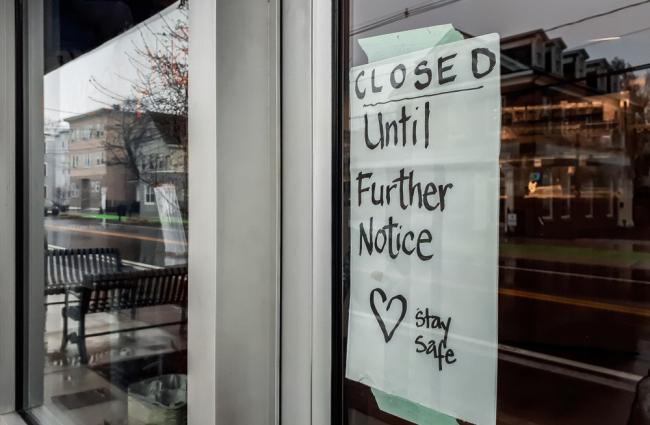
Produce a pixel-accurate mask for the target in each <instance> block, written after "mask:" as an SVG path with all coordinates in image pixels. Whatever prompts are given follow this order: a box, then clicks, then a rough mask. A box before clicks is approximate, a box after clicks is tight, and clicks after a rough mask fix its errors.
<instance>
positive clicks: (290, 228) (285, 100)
mask: <svg viewBox="0 0 650 425" xmlns="http://www.w3.org/2000/svg"><path fill="white" fill-rule="evenodd" d="M336 4H337V1H336V0H283V5H282V52H283V54H282V124H283V125H282V129H283V130H282V222H283V227H282V254H283V255H282V342H281V344H282V369H281V376H282V387H281V411H282V422H281V424H282V425H305V424H310V425H330V424H331V423H333V418H332V408H333V404H332V377H333V375H332V359H333V357H332V323H333V322H332V318H333V316H332V306H333V305H332V302H333V297H332V289H333V285H332V270H333V264H334V263H333V259H335V258H336V257H333V255H332V252H333V249H332V248H333V245H332V242H333V238H332V228H333V227H332V223H333V215H332V211H333V208H332V205H333V202H335V201H336V199H338V198H339V197H337V196H333V193H336V191H334V192H333V188H334V189H336V187H335V186H333V185H332V176H333V169H334V168H333V167H335V166H336V165H335V163H334V161H333V144H332V135H333V133H332V128H333V126H332V123H333V120H332V119H333V112H332V111H333V106H334V103H333V84H332V82H333V81H335V80H334V79H333V77H334V75H335V74H334V73H333V69H334V68H333V66H334V65H336V63H335V62H333V55H332V51H333V49H332V46H333V23H334V21H333V19H332V18H333V16H335V14H334V12H335V6H336ZM334 110H335V108H334ZM334 221H335V220H334Z"/></svg>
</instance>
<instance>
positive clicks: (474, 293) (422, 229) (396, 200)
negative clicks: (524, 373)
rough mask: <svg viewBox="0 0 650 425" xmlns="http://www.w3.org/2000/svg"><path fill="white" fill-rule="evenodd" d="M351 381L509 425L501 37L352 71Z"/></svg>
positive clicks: (468, 418) (485, 421) (479, 420)
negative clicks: (500, 278) (501, 289)
mask: <svg viewBox="0 0 650 425" xmlns="http://www.w3.org/2000/svg"><path fill="white" fill-rule="evenodd" d="M349 93H350V95H349V96H350V116H351V121H350V192H351V212H350V230H351V232H350V238H351V252H350V257H351V260H350V277H351V295H350V318H349V322H348V326H349V331H348V335H349V340H348V353H347V372H346V376H347V378H348V379H352V380H355V381H359V382H361V383H363V384H366V385H368V386H370V387H372V388H376V389H378V390H381V391H383V392H385V393H388V394H392V395H395V396H399V397H402V398H405V399H407V400H410V401H412V402H415V403H418V404H421V405H423V406H425V407H428V408H431V409H434V410H437V411H439V412H442V413H444V414H447V415H449V416H453V417H455V418H458V419H461V420H463V421H467V422H470V423H474V424H477V425H484V424H494V423H496V367H497V261H498V258H497V255H498V254H497V246H498V245H497V244H498V240H497V236H498V221H497V220H498V199H499V166H498V159H499V139H500V123H501V107H500V105H501V98H500V62H499V37H498V35H496V34H490V35H485V36H482V37H476V38H471V39H468V40H462V41H458V42H454V43H451V44H445V45H442V46H438V47H435V48H432V49H429V50H422V51H418V52H415V53H409V54H405V55H402V56H397V57H392V58H389V59H385V60H381V61H378V62H372V63H370V64H368V65H363V66H359V67H356V68H353V69H352V70H351V71H350V91H349Z"/></svg>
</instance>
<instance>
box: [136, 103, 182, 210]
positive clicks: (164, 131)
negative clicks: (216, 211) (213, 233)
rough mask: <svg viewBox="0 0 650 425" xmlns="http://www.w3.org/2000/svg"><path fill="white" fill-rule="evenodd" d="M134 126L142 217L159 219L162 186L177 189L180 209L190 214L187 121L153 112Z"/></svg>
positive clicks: (138, 196) (140, 118) (137, 120)
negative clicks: (158, 198) (158, 189)
mask: <svg viewBox="0 0 650 425" xmlns="http://www.w3.org/2000/svg"><path fill="white" fill-rule="evenodd" d="M134 126H135V127H137V130H135V131H133V132H132V133H131V137H130V139H129V140H128V143H129V144H130V145H131V146H132V148H133V152H134V154H135V158H136V161H135V162H136V166H137V171H138V180H139V182H138V188H137V199H138V201H139V202H140V213H141V214H142V215H149V216H157V215H158V209H157V206H156V198H155V193H154V188H155V187H156V186H159V185H162V184H171V185H173V186H174V187H175V188H176V196H177V198H178V202H179V204H180V205H179V207H180V209H181V211H183V212H184V213H187V144H186V140H187V137H186V134H187V119H186V118H184V117H180V116H175V115H168V114H161V113H152V112H149V113H146V114H144V115H142V116H140V117H138V118H137V119H136V120H135V122H134Z"/></svg>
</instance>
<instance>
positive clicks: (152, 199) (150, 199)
mask: <svg viewBox="0 0 650 425" xmlns="http://www.w3.org/2000/svg"><path fill="white" fill-rule="evenodd" d="M144 203H145V204H146V205H153V204H155V203H156V192H155V191H154V188H153V186H151V185H148V184H145V187H144Z"/></svg>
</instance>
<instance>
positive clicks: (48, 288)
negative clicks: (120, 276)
mask: <svg viewBox="0 0 650 425" xmlns="http://www.w3.org/2000/svg"><path fill="white" fill-rule="evenodd" d="M122 270H123V267H122V258H121V257H120V252H119V251H118V250H117V249H114V248H84V249H48V250H47V254H46V260H45V273H46V274H45V277H46V279H45V295H60V294H66V299H65V301H63V302H56V303H49V304H48V305H52V304H65V305H67V296H68V292H69V291H68V289H69V288H70V287H74V286H79V285H81V284H82V283H83V280H84V276H86V275H99V274H107V273H116V272H121V271H122Z"/></svg>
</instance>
